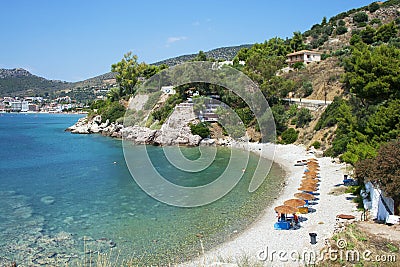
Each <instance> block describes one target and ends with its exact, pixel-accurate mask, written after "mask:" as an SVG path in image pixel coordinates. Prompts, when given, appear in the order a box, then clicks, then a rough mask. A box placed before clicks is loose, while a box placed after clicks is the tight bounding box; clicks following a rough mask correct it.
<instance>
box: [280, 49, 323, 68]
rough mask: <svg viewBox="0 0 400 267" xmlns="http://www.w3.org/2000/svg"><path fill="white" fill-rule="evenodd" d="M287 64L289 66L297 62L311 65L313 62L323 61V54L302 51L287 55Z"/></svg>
mask: <svg viewBox="0 0 400 267" xmlns="http://www.w3.org/2000/svg"><path fill="white" fill-rule="evenodd" d="M286 57H287V60H286V62H287V63H288V64H289V66H292V65H293V64H295V63H297V62H302V63H304V64H309V63H311V62H318V61H321V53H319V52H316V51H311V50H301V51H297V52H294V53H290V54H287V55H286Z"/></svg>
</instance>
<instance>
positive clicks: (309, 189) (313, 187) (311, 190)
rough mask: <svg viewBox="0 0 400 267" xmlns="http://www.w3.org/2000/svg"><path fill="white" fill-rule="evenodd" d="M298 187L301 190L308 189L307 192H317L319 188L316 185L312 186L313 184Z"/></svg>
mask: <svg viewBox="0 0 400 267" xmlns="http://www.w3.org/2000/svg"><path fill="white" fill-rule="evenodd" d="M297 189H298V190H300V191H306V192H315V191H317V190H318V189H317V187H316V186H312V185H308V186H300V187H299V188H297Z"/></svg>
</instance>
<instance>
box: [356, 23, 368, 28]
mask: <svg viewBox="0 0 400 267" xmlns="http://www.w3.org/2000/svg"><path fill="white" fill-rule="evenodd" d="M365 26H367V23H366V22H365V21H363V22H359V23H358V24H357V27H359V28H361V27H365Z"/></svg>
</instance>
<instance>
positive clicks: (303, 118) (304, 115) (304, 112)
mask: <svg viewBox="0 0 400 267" xmlns="http://www.w3.org/2000/svg"><path fill="white" fill-rule="evenodd" d="M296 117H297V123H296V126H297V127H304V126H305V125H307V124H308V123H309V122H310V121H311V120H312V115H311V112H310V110H308V109H306V108H301V109H299V111H297V115H296Z"/></svg>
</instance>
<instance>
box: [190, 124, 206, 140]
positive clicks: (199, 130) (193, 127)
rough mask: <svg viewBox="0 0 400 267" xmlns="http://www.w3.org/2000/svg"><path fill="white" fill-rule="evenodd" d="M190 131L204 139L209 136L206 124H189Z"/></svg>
mask: <svg viewBox="0 0 400 267" xmlns="http://www.w3.org/2000/svg"><path fill="white" fill-rule="evenodd" d="M189 127H190V131H191V132H192V134H194V135H196V134H197V135H200V136H201V138H206V137H208V136H210V129H208V126H207V124H205V123H204V122H200V123H198V124H192V123H189Z"/></svg>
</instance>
